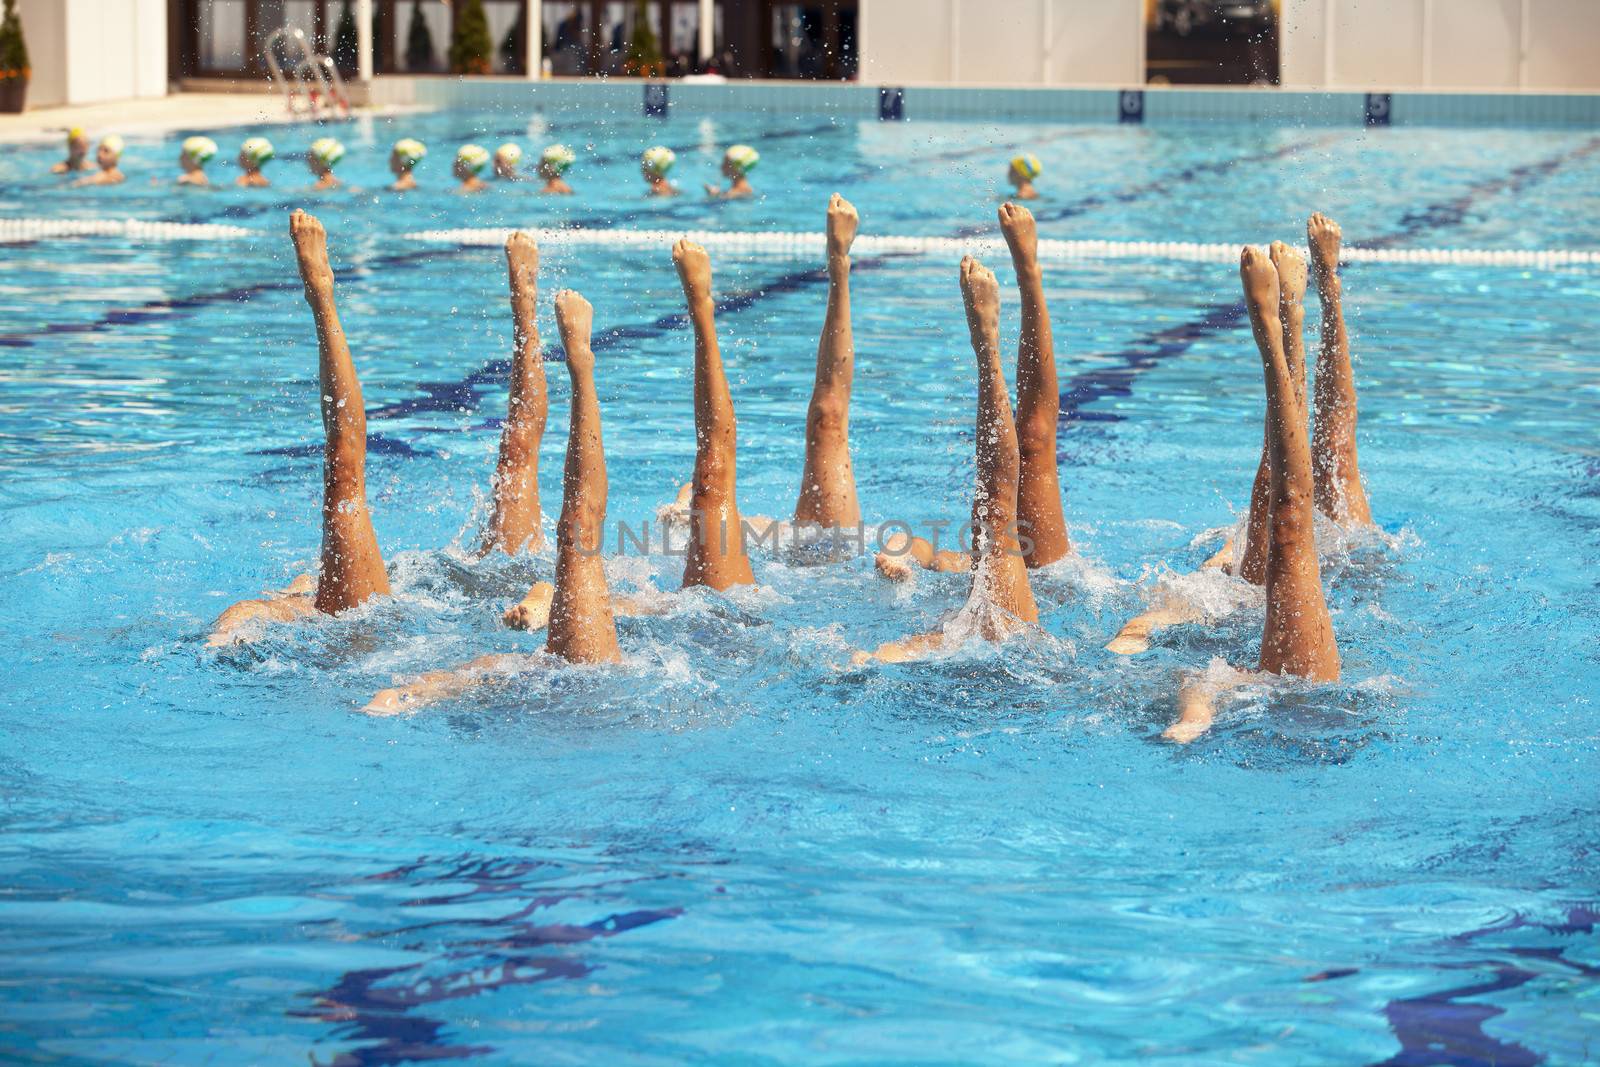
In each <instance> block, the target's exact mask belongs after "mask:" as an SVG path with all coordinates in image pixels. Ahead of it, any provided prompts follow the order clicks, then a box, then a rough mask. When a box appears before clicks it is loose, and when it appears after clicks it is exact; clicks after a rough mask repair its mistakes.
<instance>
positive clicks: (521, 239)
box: [506, 230, 539, 320]
mask: <svg viewBox="0 0 1600 1067" xmlns="http://www.w3.org/2000/svg"><path fill="white" fill-rule="evenodd" d="M506 263H507V264H508V265H509V266H510V268H511V304H512V308H513V310H514V312H515V314H516V317H517V318H518V319H519V320H521V319H524V318H526V319H529V320H531V319H532V318H533V316H534V314H535V310H534V309H535V307H536V305H537V302H538V298H539V246H538V245H537V244H535V243H534V240H533V238H532V237H531V236H530V235H528V234H526V233H524V232H522V231H521V230H518V231H517V232H516V233H513V234H512V235H511V236H510V237H507V238H506Z"/></svg>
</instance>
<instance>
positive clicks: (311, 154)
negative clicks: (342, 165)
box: [306, 137, 344, 174]
mask: <svg viewBox="0 0 1600 1067" xmlns="http://www.w3.org/2000/svg"><path fill="white" fill-rule="evenodd" d="M343 158H344V145H343V143H341V142H340V141H339V140H338V138H335V137H318V138H317V139H316V140H315V141H312V142H311V147H310V148H309V149H308V150H307V151H306V164H307V165H308V166H310V168H311V169H312V171H313V172H315V173H316V174H327V173H328V172H329V171H331V170H333V168H334V167H337V166H338V165H339V160H341V159H343Z"/></svg>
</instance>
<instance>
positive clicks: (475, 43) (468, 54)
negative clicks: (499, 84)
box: [450, 0, 494, 74]
mask: <svg viewBox="0 0 1600 1067" xmlns="http://www.w3.org/2000/svg"><path fill="white" fill-rule="evenodd" d="M493 53H494V42H493V41H492V40H491V39H490V37H489V17H488V16H487V15H485V14H484V13H483V0H466V2H465V3H463V4H462V5H461V9H460V12H459V13H458V14H457V15H456V28H455V34H454V36H453V37H452V38H451V41H450V71H451V73H452V74H487V73H489V57H490V56H491V55H492V54H493Z"/></svg>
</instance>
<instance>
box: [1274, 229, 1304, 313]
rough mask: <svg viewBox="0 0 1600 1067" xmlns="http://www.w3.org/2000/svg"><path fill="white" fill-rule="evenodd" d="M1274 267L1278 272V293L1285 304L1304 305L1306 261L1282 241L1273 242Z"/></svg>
mask: <svg viewBox="0 0 1600 1067" xmlns="http://www.w3.org/2000/svg"><path fill="white" fill-rule="evenodd" d="M1270 255H1271V257H1272V265H1273V266H1274V267H1276V268H1277V271H1278V292H1279V293H1280V294H1282V297H1283V302H1284V303H1285V304H1303V303H1305V299H1306V261H1305V257H1303V256H1301V255H1300V253H1299V252H1298V251H1296V250H1295V249H1293V248H1290V247H1289V246H1288V245H1286V244H1284V243H1283V242H1282V241H1274V242H1272V249H1271V252H1270Z"/></svg>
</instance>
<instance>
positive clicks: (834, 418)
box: [806, 397, 850, 435]
mask: <svg viewBox="0 0 1600 1067" xmlns="http://www.w3.org/2000/svg"><path fill="white" fill-rule="evenodd" d="M849 419H850V409H849V407H848V406H846V405H845V404H844V403H842V402H841V401H839V400H836V399H834V398H831V397H830V398H827V399H817V400H813V401H812V402H811V410H810V412H809V413H808V417H807V419H806V421H807V422H808V423H810V425H811V430H812V432H813V433H819V434H828V435H835V434H841V433H843V432H844V429H845V426H846V425H848V423H849Z"/></svg>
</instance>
